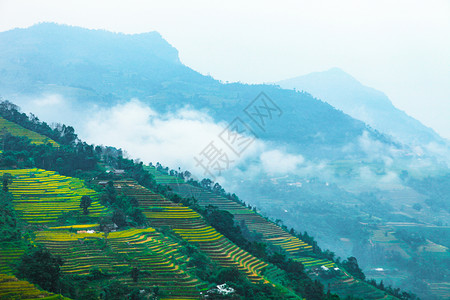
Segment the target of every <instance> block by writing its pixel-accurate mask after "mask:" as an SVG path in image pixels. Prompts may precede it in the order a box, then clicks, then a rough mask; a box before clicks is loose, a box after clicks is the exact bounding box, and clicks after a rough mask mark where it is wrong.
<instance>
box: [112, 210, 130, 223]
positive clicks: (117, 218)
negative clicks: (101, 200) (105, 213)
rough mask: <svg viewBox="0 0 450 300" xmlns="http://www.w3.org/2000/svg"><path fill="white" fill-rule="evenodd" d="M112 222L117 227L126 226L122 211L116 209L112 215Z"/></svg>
mask: <svg viewBox="0 0 450 300" xmlns="http://www.w3.org/2000/svg"><path fill="white" fill-rule="evenodd" d="M112 221H113V222H114V223H115V224H116V225H117V226H119V227H125V226H127V218H126V215H125V213H124V212H123V210H121V209H116V210H115V211H114V213H113V217H112Z"/></svg>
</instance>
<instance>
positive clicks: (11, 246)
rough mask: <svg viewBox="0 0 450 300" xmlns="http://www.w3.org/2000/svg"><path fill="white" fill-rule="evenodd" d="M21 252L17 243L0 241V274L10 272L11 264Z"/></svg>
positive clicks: (11, 271)
mask: <svg viewBox="0 0 450 300" xmlns="http://www.w3.org/2000/svg"><path fill="white" fill-rule="evenodd" d="M23 252H24V250H23V249H22V247H21V246H20V245H19V244H17V243H7V242H4V243H0V274H12V273H13V270H12V269H11V264H14V263H15V262H17V261H18V260H19V259H20V256H22V254H23ZM0 299H1V298H0Z"/></svg>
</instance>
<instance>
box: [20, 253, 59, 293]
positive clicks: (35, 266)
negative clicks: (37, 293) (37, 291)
mask: <svg viewBox="0 0 450 300" xmlns="http://www.w3.org/2000/svg"><path fill="white" fill-rule="evenodd" d="M62 265H63V260H62V259H61V257H59V256H54V255H53V254H51V253H50V252H49V251H48V250H47V249H45V248H42V247H39V248H30V249H29V250H28V251H27V252H26V253H25V254H24V255H22V257H21V259H20V262H19V264H18V266H17V277H18V278H21V279H26V280H28V281H30V282H32V283H34V284H37V285H39V286H40V287H41V288H43V289H44V290H47V291H50V292H58V287H59V284H60V278H61V269H60V267H61V266H62Z"/></svg>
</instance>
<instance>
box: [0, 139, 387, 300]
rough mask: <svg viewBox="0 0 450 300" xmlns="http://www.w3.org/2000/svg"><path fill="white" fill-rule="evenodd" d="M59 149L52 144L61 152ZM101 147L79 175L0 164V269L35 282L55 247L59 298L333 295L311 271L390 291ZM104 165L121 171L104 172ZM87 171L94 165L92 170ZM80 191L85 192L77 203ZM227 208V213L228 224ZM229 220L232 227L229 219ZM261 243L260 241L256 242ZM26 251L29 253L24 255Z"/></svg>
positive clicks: (359, 289) (344, 286) (254, 217)
mask: <svg viewBox="0 0 450 300" xmlns="http://www.w3.org/2000/svg"><path fill="white" fill-rule="evenodd" d="M27 147H28V148H29V147H31V148H32V147H38V145H35V146H33V144H28V146H27ZM74 147H75V146H74ZM51 149H52V148H48V151H51ZM65 149H66V150H64V149H60V151H70V150H69V149H68V148H65ZM16 151H21V150H20V149H16ZM104 155H105V154H103V155H101V157H103V158H102V159H101V160H100V158H97V159H98V162H97V165H96V167H95V168H94V169H92V170H91V171H89V172H87V173H86V171H85V172H84V173H83V172H82V173H80V172H79V174H85V175H84V177H85V178H89V180H88V181H84V180H81V179H78V178H74V177H68V176H63V175H59V174H58V173H56V172H54V171H48V170H44V169H39V168H33V169H4V170H1V175H2V177H3V178H8V180H7V181H5V180H4V181H3V191H2V192H1V195H0V196H1V200H2V201H3V202H2V203H3V204H2V205H5V209H4V211H3V212H2V214H1V215H0V217H1V218H2V219H1V220H2V224H4V225H2V227H1V230H3V232H5V233H6V235H3V236H2V238H1V240H0V252H1V253H2V257H6V258H7V259H6V260H3V259H2V260H0V270H1V272H2V273H4V274H17V276H19V277H22V276H25V277H26V276H29V277H26V278H30V280H38V281H35V282H37V283H38V284H44V282H39V279H37V278H35V277H33V276H34V275H32V274H35V271H32V270H33V269H32V268H34V267H35V266H34V264H37V265H39V263H40V260H41V259H44V257H48V256H46V255H50V256H51V257H52V256H54V257H60V258H61V259H59V258H58V259H56V261H60V266H59V267H58V271H57V272H58V273H59V274H60V275H58V276H59V278H56V279H55V280H56V281H55V282H54V283H52V285H48V287H47V288H48V289H54V288H55V286H59V290H61V291H62V293H63V295H64V296H66V297H69V298H74V299H86V297H88V295H91V296H89V297H92V295H98V293H99V292H100V291H103V292H102V293H105V295H106V296H105V297H106V299H115V298H109V297H112V295H113V294H111V293H116V295H123V296H124V297H125V295H131V294H133V293H138V292H137V291H141V292H139V293H138V294H140V296H139V297H141V298H138V299H146V298H148V297H150V296H151V297H154V298H158V299H159V298H161V299H200V298H201V297H202V296H201V295H202V294H205V293H206V294H209V295H213V294H214V293H219V294H220V293H221V292H220V289H219V290H217V289H218V288H215V286H217V285H218V284H222V283H226V284H227V285H229V286H230V287H233V289H232V290H233V292H232V294H233V297H235V296H236V297H243V298H245V299H266V298H267V299H274V298H275V299H300V298H306V299H336V297H337V296H334V297H335V298H329V297H332V296H331V295H328V296H326V295H325V293H324V291H323V285H321V284H320V283H318V282H317V281H314V280H316V279H320V281H323V282H324V283H325V284H327V286H328V289H331V291H332V292H337V293H338V294H339V295H341V296H347V295H353V296H359V297H364V298H366V299H389V298H391V296H389V295H388V296H386V294H385V292H383V291H380V290H377V289H376V288H374V287H372V286H370V285H368V284H367V283H363V282H361V281H359V280H356V279H355V278H353V277H352V276H351V275H349V273H348V271H346V270H345V269H344V267H342V266H338V265H337V264H336V263H334V262H332V261H329V260H327V259H325V258H324V257H322V258H320V255H319V256H317V254H316V255H314V254H313V251H312V248H313V247H316V246H314V245H313V246H311V245H308V244H307V243H305V242H303V241H302V240H301V239H299V238H298V237H296V236H293V235H291V234H289V233H287V232H285V231H284V230H283V229H282V228H280V227H279V226H277V225H275V224H273V223H270V222H269V221H267V220H266V219H264V218H262V217H261V216H260V215H259V214H258V213H256V212H254V211H252V210H250V209H248V208H246V207H245V206H242V205H241V204H238V203H236V202H230V201H229V200H228V199H226V198H223V197H214V195H213V194H211V193H209V192H207V191H204V190H202V189H193V190H190V191H189V193H191V195H189V197H188V198H186V197H183V196H184V195H183V192H182V190H183V189H180V190H179V191H177V193H179V195H178V196H176V195H175V194H173V192H171V190H170V189H168V188H167V187H166V186H164V185H158V184H157V183H156V182H154V179H153V178H156V179H157V181H165V182H166V183H167V182H168V181H177V180H178V179H177V178H173V177H170V176H167V175H164V174H161V173H159V172H157V171H156V170H155V169H154V168H153V169H152V168H151V167H148V168H147V167H146V168H147V169H148V171H146V170H144V168H143V166H142V164H139V163H134V162H133V161H131V160H126V159H123V158H122V157H120V156H119V157H117V158H116V159H115V160H112V161H111V157H110V158H109V163H108V164H106V157H105V156H104ZM0 158H1V157H0ZM112 166H114V167H121V168H122V170H123V172H109V171H108V169H109V168H111V167H112ZM92 171H95V173H96V174H97V175H96V176H95V177H94V178H92V174H93V173H91V172H92ZM5 174H7V175H5ZM152 174H153V175H155V177H153V175H152ZM8 176H9V177H8ZM138 181H139V182H141V183H138ZM142 184H143V185H145V186H147V187H145V186H143V185H142ZM180 184H181V186H182V187H184V188H188V187H190V186H188V185H187V184H185V183H181V182H180ZM88 185H89V187H88ZM192 188H194V187H192ZM192 193H194V194H195V195H194V197H195V198H192V197H191V196H192ZM180 195H181V196H180ZM85 198H86V199H90V200H89V205H88V206H87V209H86V210H85V211H84V209H82V205H83V204H82V203H83V201H84V200H83V199H85ZM209 204H214V206H216V207H218V209H217V208H213V207H211V206H209ZM228 212H231V213H232V214H229V215H227V214H228ZM238 216H240V217H241V218H240V219H239V218H238ZM244 216H245V217H244ZM243 217H244V218H243ZM247 217H248V218H247ZM11 218H12V219H11ZM227 218H231V219H229V220H231V223H226V221H225V220H226V219H227ZM233 219H235V221H236V223H235V224H241V225H233V223H234V221H232V220H233ZM10 220H13V222H11V221H10ZM252 224H253V227H252ZM214 226H215V227H214ZM236 226H240V227H236ZM244 228H248V229H247V230H250V231H252V232H253V238H252V240H247V238H248V237H247V238H244V236H243V235H241V234H242V233H241V232H245V230H244ZM241 230H243V231H241ZM259 234H261V239H259V238H257V236H259ZM255 238H256V240H255ZM262 245H267V246H264V247H263V248H261V249H259V250H256V248H255V247H260V246H262ZM272 245H273V246H272ZM42 247H43V248H42ZM243 247H244V248H248V250H245V249H244V248H243ZM266 247H267V248H266ZM277 249H279V250H277ZM46 251H49V252H48V253H49V254H45V253H47V252H46ZM249 251H251V252H252V253H254V254H251V253H250V252H249ZM278 251H281V252H278ZM283 253H286V254H283ZM42 255H43V256H42ZM255 255H256V256H255ZM285 255H286V256H285ZM33 257H41V258H40V259H36V258H34V259H33ZM26 259H31V262H32V263H28V264H24V261H25V260H26ZM45 259H47V258H45ZM300 262H301V263H300ZM322 266H324V267H325V266H328V267H329V268H330V269H331V268H334V269H335V271H334V272H336V274H337V275H333V276H332V277H330V275H324V274H328V273H327V272H325V273H324V271H323V270H322V271H320V267H322ZM317 267H319V268H317ZM46 268H47V267H46ZM304 268H305V269H304ZM334 269H333V270H334ZM17 270H20V272H17ZM30 270H31V271H32V273H29V274H28V273H27V272H29V271H30ZM49 270H50V269H42V271H43V272H50V271H49ZM304 270H305V271H307V272H306V273H304ZM338 270H339V271H338ZM23 272H24V273H23ZM26 274H28V275H26ZM232 274H234V275H232ZM1 276H3V277H2V278H4V281H5V282H15V279H14V278H13V277H8V276H10V275H1ZM324 276H325V277H326V278H327V279H324V278H325V277H324ZM332 278H334V279H332ZM328 283H329V284H328ZM15 284H16V283H15ZM17 284H20V285H23V286H24V288H23V290H22V289H21V290H20V291H16V292H19V294H20V295H22V297H26V295H28V294H30V295H36V297H40V296H37V295H44V296H46V295H49V297H53V296H51V294H48V293H47V294H45V292H41V293H40V294H39V293H37V292H36V293H35V292H32V290H30V291H28V289H29V288H28V287H26V289H25V286H26V284H25V283H21V282H18V283H17ZM6 286H11V284H6V285H4V288H1V287H2V285H1V284H0V288H1V292H5V293H7V290H6ZM44 286H45V285H44ZM30 288H31V287H30ZM8 293H9V292H8ZM32 293H35V294H32ZM108 295H110V296H108ZM258 295H259V296H258ZM142 297H143V298H142ZM212 297H214V296H212ZM253 297H256V298H253ZM225 298H226V297H225ZM6 299H8V298H6ZM44 299H46V298H44ZM49 299H53V298H49ZM233 299H235V298H233Z"/></svg>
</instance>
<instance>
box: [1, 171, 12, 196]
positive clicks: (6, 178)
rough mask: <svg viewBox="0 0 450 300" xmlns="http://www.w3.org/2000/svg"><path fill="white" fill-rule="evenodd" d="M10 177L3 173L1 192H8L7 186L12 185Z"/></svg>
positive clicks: (8, 174)
mask: <svg viewBox="0 0 450 300" xmlns="http://www.w3.org/2000/svg"><path fill="white" fill-rule="evenodd" d="M12 178H13V177H12V175H11V174H10V173H3V181H2V182H3V191H4V192H7V191H8V185H9V184H11V183H12Z"/></svg>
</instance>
